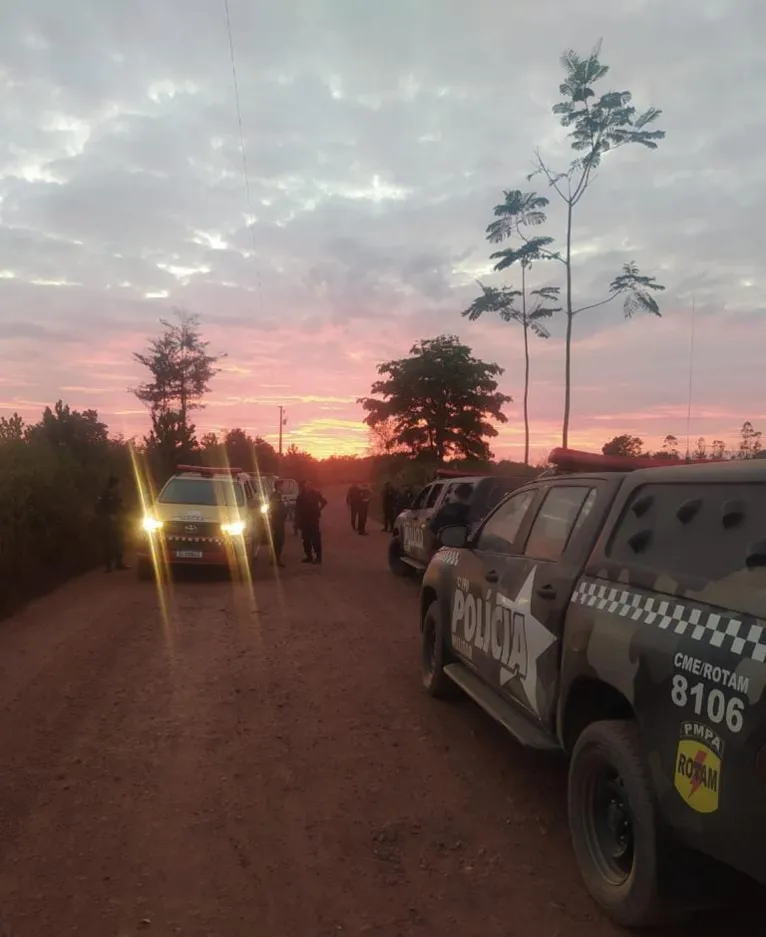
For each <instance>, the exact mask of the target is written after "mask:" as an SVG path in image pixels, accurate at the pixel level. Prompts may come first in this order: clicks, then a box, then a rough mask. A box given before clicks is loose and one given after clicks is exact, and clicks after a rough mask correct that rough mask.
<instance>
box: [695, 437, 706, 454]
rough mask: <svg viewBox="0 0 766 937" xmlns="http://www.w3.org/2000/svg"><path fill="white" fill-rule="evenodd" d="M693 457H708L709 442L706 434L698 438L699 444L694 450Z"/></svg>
mask: <svg viewBox="0 0 766 937" xmlns="http://www.w3.org/2000/svg"><path fill="white" fill-rule="evenodd" d="M692 458H693V459H706V458H707V442H706V441H705V437H704V436H700V437H699V439H698V440H697V445H696V447H695V449H694V452H692Z"/></svg>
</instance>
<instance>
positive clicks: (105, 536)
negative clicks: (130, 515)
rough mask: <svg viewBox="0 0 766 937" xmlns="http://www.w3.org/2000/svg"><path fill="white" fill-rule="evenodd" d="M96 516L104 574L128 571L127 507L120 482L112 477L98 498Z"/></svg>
mask: <svg viewBox="0 0 766 937" xmlns="http://www.w3.org/2000/svg"><path fill="white" fill-rule="evenodd" d="M96 514H97V515H98V517H99V521H100V524H101V543H102V549H103V553H104V572H107V573H111V571H112V570H113V569H127V568H128V567H127V566H126V565H125V563H124V562H123V553H124V550H125V546H124V539H125V538H124V524H125V506H124V504H123V501H122V494H121V492H120V482H119V480H118V479H117V477H116V476H115V475H110V476H109V478H108V480H107V483H106V488H104V490H103V491H102V492H101V494H100V495H99V496H98V501H97V502H96Z"/></svg>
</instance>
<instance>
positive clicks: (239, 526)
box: [221, 521, 247, 537]
mask: <svg viewBox="0 0 766 937" xmlns="http://www.w3.org/2000/svg"><path fill="white" fill-rule="evenodd" d="M246 529H247V524H246V523H245V522H244V521H232V522H231V523H230V524H221V530H222V531H223V532H224V533H225V534H229V536H230V537H240V536H241V535H242V534H243V533H244V532H245V530H246Z"/></svg>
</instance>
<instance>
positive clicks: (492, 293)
mask: <svg viewBox="0 0 766 937" xmlns="http://www.w3.org/2000/svg"><path fill="white" fill-rule="evenodd" d="M503 195H504V196H505V198H504V200H503V201H502V202H501V203H500V204H499V205H496V206H495V211H494V213H495V218H496V219H497V220H496V221H493V222H492V223H491V224H490V225H488V227H487V240H488V241H490V243H493V244H498V243H500V242H502V241H507V240H511V239H513V240H514V241H515V243H514V244H512V245H511V246H509V247H506V248H504V249H503V250H501V251H496V252H495V253H494V254H491V255H490V256H491V259H492V260H497V263H496V264H495V270H496V271H500V270H505V269H506V268H507V267H510V266H511V265H512V264H514V263H518V264H519V265H520V266H521V289H520V290H515V289H513V288H512V287H500V288H498V287H493V286H485V285H484V284H483V283H481V282H480V281H479V288H480V289H481V296H479V297H478V298H477V299H475V300H474V301H473V302H472V303H471V305H470V306H469V307H468V309H466V310H464V311H463V313H462V315H464V316H467V317H468V318H469V319H470V320H471V321H472V322H473V321H475V320H476V319H478V318H480V317H481V316H483V315H484V314H485V313H487V312H491V313H497V314H498V315H499V316H500V318H501V319H502V320H503V321H504V322H515V323H517V324H518V325H520V326H521V327H522V330H523V336H524V464H525V465H529V370H530V366H529V333H530V332H532V334H533V335H536V336H538V337H539V338H549V337H550V332H549V331H548V329H547V328H546V327H545V324H544V322H545V320H546V319H550V317H551V316H552V315H553V314H554V313H556V312H559V311H560V309H561V306H558V305H554V304H555V303H556V302H557V300H558V298H559V288H558V287H557V286H544V287H541V288H539V289H536V290H532V292H531V293H529V294H528V293H527V274H528V272H529V270H530V269H531V267H532V263H533V262H534V261H537V260H543V259H547V258H549V257H551V256H552V255H551V254H550V251H549V250H548V246H549V245H550V244H551V243H552V242H553V238H550V237H543V236H537V237H529V236H528V235H527V233H526V231H525V230H524V229H525V228H527V227H532V226H537V225H541V224H543V222H544V221H545V212H544V211H543V209H544V208H545V207H546V206H547V205H548V199H547V198H545V197H544V196H542V195H537V193H535V192H521V191H520V190H519V189H513V190H511V191H506V192H504V193H503ZM528 299H529V302H528Z"/></svg>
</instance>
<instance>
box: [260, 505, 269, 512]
mask: <svg viewBox="0 0 766 937" xmlns="http://www.w3.org/2000/svg"><path fill="white" fill-rule="evenodd" d="M268 513H269V506H268V504H262V505H261V514H268Z"/></svg>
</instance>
